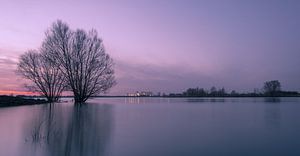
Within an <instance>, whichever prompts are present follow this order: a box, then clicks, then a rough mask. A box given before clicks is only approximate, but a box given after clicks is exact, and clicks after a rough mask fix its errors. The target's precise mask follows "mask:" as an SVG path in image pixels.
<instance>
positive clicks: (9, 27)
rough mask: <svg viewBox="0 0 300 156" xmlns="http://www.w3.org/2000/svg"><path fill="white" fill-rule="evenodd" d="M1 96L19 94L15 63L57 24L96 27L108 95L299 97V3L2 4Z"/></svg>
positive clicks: (9, 0) (40, 1) (188, 0)
mask: <svg viewBox="0 0 300 156" xmlns="http://www.w3.org/2000/svg"><path fill="white" fill-rule="evenodd" d="M0 19H1V20H0V90H17V91H24V89H22V84H23V83H24V81H23V79H22V78H20V77H18V76H16V75H15V73H14V70H15V68H16V62H17V61H18V56H19V55H20V54H22V53H24V52H25V51H26V50H29V49H36V48H38V47H39V46H40V44H41V41H42V40H43V38H44V32H45V30H46V29H47V28H48V27H49V26H50V25H51V23H52V22H54V21H55V20H57V19H61V20H63V21H65V22H67V23H69V25H70V27H71V28H83V29H86V30H89V29H91V28H95V29H96V30H97V31H98V33H99V34H100V36H101V37H102V38H103V40H104V45H105V47H106V49H107V53H109V54H110V55H111V56H112V57H113V58H114V60H115V63H116V77H117V81H118V84H117V85H116V86H115V87H114V88H113V89H111V92H110V94H114V95H116V94H126V93H127V92H134V91H137V90H145V91H154V92H158V91H160V92H181V91H183V90H185V89H186V88H188V87H195V86H200V87H204V88H210V87H211V86H213V85H214V86H217V87H225V88H227V89H228V90H232V89H235V90H238V91H252V90H253V89H254V88H261V87H262V85H263V82H264V81H266V80H273V79H278V80H279V81H281V83H282V86H283V88H284V89H289V90H297V91H300V1H298V0H294V1H292V0H280V1H277V0H249V1H246V0H245V1H241V0H236V1H233V0H231V1H230V0H219V1H216V0H207V1H201V0H195V1H192V0H181V1H177V0H169V1H167V0H165V1H161V0H158V1H154V0H148V1H146V0H136V1H125V0H122V1H114V2H112V1H108V0H107V1H100V0H99V1H74V0H69V1H64V2H62V1H61V0H51V1H43V0H36V1H34V0H33V1H23V0H19V1H17V0H7V1H2V0H0Z"/></svg>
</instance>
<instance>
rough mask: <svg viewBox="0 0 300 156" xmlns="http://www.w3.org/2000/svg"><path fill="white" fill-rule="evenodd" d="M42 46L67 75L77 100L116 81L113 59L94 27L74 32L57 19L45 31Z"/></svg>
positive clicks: (89, 95) (85, 98) (91, 94)
mask: <svg viewBox="0 0 300 156" xmlns="http://www.w3.org/2000/svg"><path fill="white" fill-rule="evenodd" d="M42 49H44V51H45V52H46V54H45V55H46V56H47V57H48V58H50V59H51V60H52V61H53V62H55V64H56V66H57V67H58V68H59V69H60V70H61V72H62V73H64V75H65V76H66V78H67V81H68V86H69V88H70V89H71V91H72V92H73V94H74V98H75V102H76V103H83V102H85V101H86V100H87V99H88V98H90V97H91V96H95V95H98V94H100V93H103V92H106V91H107V90H108V89H109V88H111V87H112V86H113V85H114V84H115V83H116V81H115V78H114V70H113V60H112V58H110V56H109V55H108V54H107V53H105V49H104V46H103V42H102V40H101V39H100V38H99V37H98V34H97V32H96V30H91V31H89V32H86V31H84V30H81V29H77V30H76V31H73V30H71V29H70V28H69V26H68V25H67V24H66V23H63V22H62V21H60V20H58V21H56V22H55V23H53V25H52V27H51V28H50V29H49V30H48V31H47V33H46V38H45V40H44V42H43V44H42Z"/></svg>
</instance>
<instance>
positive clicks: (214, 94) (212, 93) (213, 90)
mask: <svg viewBox="0 0 300 156" xmlns="http://www.w3.org/2000/svg"><path fill="white" fill-rule="evenodd" d="M210 95H211V96H217V88H216V87H215V86H213V87H211V88H210Z"/></svg>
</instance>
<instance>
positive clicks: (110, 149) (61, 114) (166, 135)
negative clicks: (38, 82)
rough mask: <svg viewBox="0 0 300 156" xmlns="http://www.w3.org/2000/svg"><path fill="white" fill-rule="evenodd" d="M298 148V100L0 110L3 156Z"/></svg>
mask: <svg viewBox="0 0 300 156" xmlns="http://www.w3.org/2000/svg"><path fill="white" fill-rule="evenodd" d="M67 100H68V99H67ZM299 147H300V98H276V99H270V98H170V99H169V98H96V99H92V100H90V101H89V103H88V104H87V105H83V106H74V105H73V104H72V103H71V102H64V103H59V104H54V105H35V106H20V107H9V108H1V109H0V155H1V156H2V155H3V156H35V155H36V156H60V155H66V156H68V155H70V156H79V155H82V156H89V155H98V156H200V155H204V156H221V155H222V156H227V155H228V156H234V155H237V156H241V155H242V156H248V155H249V156H267V155H270V156H277V155H278V156H282V155H284V156H299V155H300V148H299Z"/></svg>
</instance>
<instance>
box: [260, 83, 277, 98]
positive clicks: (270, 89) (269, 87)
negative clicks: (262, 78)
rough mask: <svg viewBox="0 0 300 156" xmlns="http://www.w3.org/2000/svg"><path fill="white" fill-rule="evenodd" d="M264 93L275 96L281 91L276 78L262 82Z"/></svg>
mask: <svg viewBox="0 0 300 156" xmlns="http://www.w3.org/2000/svg"><path fill="white" fill-rule="evenodd" d="M263 89H264V93H265V95H267V96H276V95H278V93H280V91H281V84H280V82H279V81H278V80H272V81H267V82H265V83H264V87H263Z"/></svg>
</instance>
